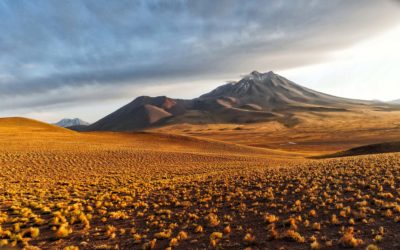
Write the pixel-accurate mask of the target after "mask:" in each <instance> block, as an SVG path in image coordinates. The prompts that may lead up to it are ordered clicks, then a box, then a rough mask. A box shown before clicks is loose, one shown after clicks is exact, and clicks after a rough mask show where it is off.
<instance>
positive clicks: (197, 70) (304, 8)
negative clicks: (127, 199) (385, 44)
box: [0, 0, 400, 110]
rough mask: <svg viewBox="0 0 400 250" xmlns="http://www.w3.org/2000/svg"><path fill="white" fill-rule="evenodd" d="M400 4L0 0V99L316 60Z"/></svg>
mask: <svg viewBox="0 0 400 250" xmlns="http://www.w3.org/2000/svg"><path fill="white" fill-rule="evenodd" d="M399 14H400V12H399V6H398V5H397V4H396V2H395V1H384V0H383V1H374V0H366V1H345V0H331V1H322V0H314V1H308V0H307V1H305V0H304V1H290V2H288V1H279V0H278V1H275V0H274V1H272V0H271V1H239V0H232V1H228V0H226V1H211V0H210V1H189V0H187V1H184V0H182V1H161V0H160V1H156V0H150V1H147V0H146V1H144V0H143V1H105V0H104V1H98V0H88V1H74V0H72V1H44V0H42V1H28V0H26V1H2V2H1V3H0V16H2V18H1V19H0V27H2V32H1V34H0V50H1V51H2V56H1V58H0V97H1V98H0V106H1V107H3V108H4V109H9V110H12V109H13V108H19V107H32V106H35V107H40V106H41V107H45V106H48V105H60V104H63V103H70V102H76V103H84V102H86V101H88V100H93V99H95V98H96V95H97V96H98V97H97V98H100V97H101V99H102V100H107V99H115V98H121V97H126V96H132V97H133V95H134V93H130V92H128V90H129V89H130V88H131V87H130V86H131V85H135V86H146V85H154V84H171V83H173V82H174V81H175V82H184V81H187V80H192V79H199V78H202V79H216V78H221V77H228V76H229V77H234V76H237V75H238V74H242V73H245V72H250V71H251V70H253V69H258V70H261V71H262V70H270V69H273V70H280V69H282V70H283V69H290V68H293V67H298V66H304V65H307V64H314V63H318V62H322V61H324V60H326V59H327V58H328V56H329V53H330V52H332V51H335V50H338V49H341V48H345V47H347V46H351V45H353V44H354V43H356V42H358V41H361V40H363V39H366V38H368V37H371V36H374V35H376V34H378V33H380V32H382V31H383V30H385V29H388V28H390V27H392V26H394V25H396V24H397V23H398V22H399V20H400V15H399ZM260 67H265V68H260ZM227 80H228V79H227ZM94 93H95V94H96V95H94Z"/></svg>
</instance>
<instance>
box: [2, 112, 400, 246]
mask: <svg viewBox="0 0 400 250" xmlns="http://www.w3.org/2000/svg"><path fill="white" fill-rule="evenodd" d="M220 126H222V125H220ZM382 126H383V125H382ZM387 126H388V127H389V125H387ZM390 126H392V125H390ZM191 129H192V130H191V131H195V129H198V128H197V127H196V128H191ZM213 129H215V128H213ZM237 131H241V130H237ZM197 133H198V131H197ZM219 136H221V135H218V136H216V137H219ZM201 137H202V138H204V139H199V138H196V137H188V136H182V135H168V134H164V133H159V132H158V133H155V132H147V133H112V132H93V133H78V132H73V131H70V130H66V129H61V128H58V127H54V126H51V125H47V124H43V123H39V122H36V121H32V120H27V119H21V118H9V119H0V168H1V171H0V183H1V184H2V185H1V187H0V245H1V247H2V248H4V249H7V248H24V247H25V248H26V249H38V248H40V249H167V248H170V249H245V248H248V249H343V248H345V247H349V248H356V249H366V248H368V249H378V248H379V249H397V248H399V247H400V229H399V228H400V227H399V225H400V224H399V223H400V154H398V153H397V154H396V153H394V154H380V155H369V156H357V157H347V158H337V159H329V160H311V159H306V158H304V156H308V155H310V154H317V153H318V152H319V153H322V152H326V151H329V150H325V148H323V149H321V151H317V150H315V149H314V150H313V151H312V150H311V148H309V149H308V151H307V150H305V151H307V152H305V153H304V152H303V153H302V152H300V153H296V152H295V150H294V149H293V148H292V150H291V151H290V152H288V151H283V150H281V149H278V147H277V149H276V150H273V149H265V148H257V147H251V146H245V145H244V144H248V145H250V144H251V143H243V145H239V144H234V143H233V142H232V141H233V140H232V138H230V137H227V139H226V140H220V141H217V140H213V139H207V138H206V136H205V135H204V136H201ZM211 137H212V136H211ZM260 137H261V136H260ZM260 137H255V138H260ZM213 138H214V137H213ZM242 138H244V137H242ZM214 139H216V138H214ZM222 141H225V142H222ZM249 141H250V139H248V142H249ZM254 142H255V143H257V139H254ZM357 143H358V142H357ZM357 143H356V144H357ZM1 247H0V248H1ZM34 247H36V248H34Z"/></svg>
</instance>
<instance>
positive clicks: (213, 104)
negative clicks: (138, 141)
mask: <svg viewBox="0 0 400 250" xmlns="http://www.w3.org/2000/svg"><path fill="white" fill-rule="evenodd" d="M373 105H378V106H379V105H388V104H381V103H379V104H378V103H377V102H373V101H365V100H356V99H347V98H342V97H337V96H333V95H329V94H325V93H322V92H318V91H315V90H312V89H309V88H306V87H303V86H301V85H298V84H296V83H294V82H292V81H290V80H288V79H286V78H284V77H283V76H280V75H278V74H275V73H274V72H273V71H269V72H266V73H260V72H258V71H253V72H251V73H250V74H248V75H246V76H244V77H243V78H242V79H241V80H239V81H233V82H229V83H226V84H224V85H221V86H219V87H217V88H215V89H214V90H212V91H210V92H208V93H206V94H203V95H201V96H199V97H197V98H194V99H189V100H185V99H173V98H169V97H167V96H157V97H149V96H140V97H137V98H136V99H134V100H133V101H132V102H130V103H128V104H127V105H125V106H123V107H121V108H120V109H118V110H116V111H115V112H113V113H111V114H109V115H107V116H105V117H104V118H102V119H100V120H99V121H97V122H95V123H93V124H92V125H90V126H88V127H87V130H88V131H97V130H107V131H133V130H142V129H147V128H150V127H154V126H162V125H168V124H176V123H192V124H207V123H255V122H262V121H272V120H275V121H279V122H282V123H283V124H285V125H288V126H289V125H290V126H293V125H295V124H296V122H297V120H296V117H295V113H296V112H347V111H349V110H351V109H356V108H363V107H369V106H371V107H372V106H373ZM378 106H377V107H378Z"/></svg>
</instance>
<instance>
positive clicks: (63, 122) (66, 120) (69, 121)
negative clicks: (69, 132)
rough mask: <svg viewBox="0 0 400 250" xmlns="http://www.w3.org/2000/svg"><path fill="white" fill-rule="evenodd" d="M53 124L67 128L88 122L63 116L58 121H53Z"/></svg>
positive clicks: (86, 124)
mask: <svg viewBox="0 0 400 250" xmlns="http://www.w3.org/2000/svg"><path fill="white" fill-rule="evenodd" d="M53 125H56V126H59V127H63V128H68V127H74V126H88V125H90V123H88V122H85V121H83V120H82V119H79V118H73V119H70V118H63V119H61V120H60V121H58V122H56V123H54V124H53Z"/></svg>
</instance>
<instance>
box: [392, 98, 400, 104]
mask: <svg viewBox="0 0 400 250" xmlns="http://www.w3.org/2000/svg"><path fill="white" fill-rule="evenodd" d="M389 103H391V104H400V99H398V100H394V101H390V102H389Z"/></svg>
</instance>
